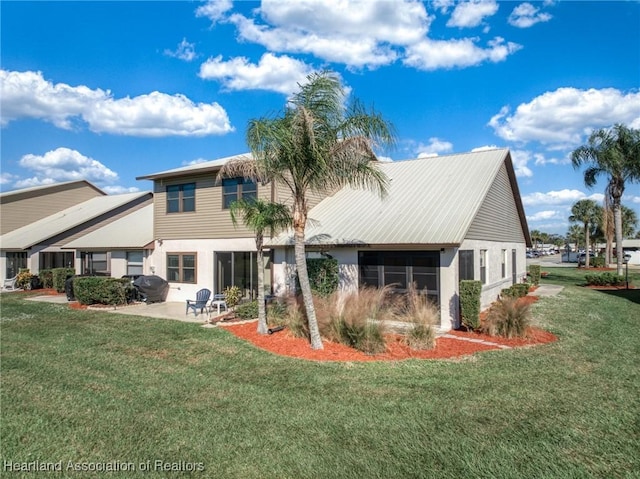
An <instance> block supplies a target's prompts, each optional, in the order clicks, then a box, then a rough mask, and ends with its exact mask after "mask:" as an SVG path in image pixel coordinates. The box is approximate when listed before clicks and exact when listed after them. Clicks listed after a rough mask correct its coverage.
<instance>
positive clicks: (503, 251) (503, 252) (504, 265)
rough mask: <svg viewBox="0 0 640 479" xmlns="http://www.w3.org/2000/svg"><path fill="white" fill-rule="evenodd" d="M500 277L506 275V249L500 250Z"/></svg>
mask: <svg viewBox="0 0 640 479" xmlns="http://www.w3.org/2000/svg"><path fill="white" fill-rule="evenodd" d="M502 277H503V278H506V277H507V250H506V249H503V250H502Z"/></svg>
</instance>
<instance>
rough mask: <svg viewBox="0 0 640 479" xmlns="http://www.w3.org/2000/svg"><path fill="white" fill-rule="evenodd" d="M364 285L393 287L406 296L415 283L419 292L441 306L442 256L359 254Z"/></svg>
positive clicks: (426, 252) (427, 253)
mask: <svg viewBox="0 0 640 479" xmlns="http://www.w3.org/2000/svg"><path fill="white" fill-rule="evenodd" d="M358 267H359V270H360V285H361V286H372V287H374V288H381V287H383V286H387V285H389V286H393V288H394V290H395V292H397V293H404V292H406V290H407V288H408V285H410V284H411V283H413V284H414V285H415V287H416V289H417V290H418V291H422V292H424V291H425V290H426V294H427V296H428V297H429V299H430V300H432V301H433V302H435V303H436V304H438V303H439V268H440V253H439V252H435V251H361V252H360V253H358Z"/></svg>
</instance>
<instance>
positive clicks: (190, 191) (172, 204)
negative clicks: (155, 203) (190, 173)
mask: <svg viewBox="0 0 640 479" xmlns="http://www.w3.org/2000/svg"><path fill="white" fill-rule="evenodd" d="M195 210H196V184H195V183H185V184H183V185H169V186H167V213H184V212H185V211H195Z"/></svg>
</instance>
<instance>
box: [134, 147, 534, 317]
mask: <svg viewBox="0 0 640 479" xmlns="http://www.w3.org/2000/svg"><path fill="white" fill-rule="evenodd" d="M240 157H242V156H240ZM234 158H239V157H230V158H223V159H221V160H215V161H210V162H206V163H200V164H196V165H192V166H187V167H182V168H177V169H173V170H168V171H163V172H159V173H154V174H150V175H146V176H142V177H139V178H138V179H148V180H153V182H154V188H153V190H154V232H153V237H154V238H155V249H154V251H153V253H152V254H151V256H150V258H149V264H153V265H154V267H155V273H156V274H158V275H159V276H162V277H163V278H165V279H167V280H168V281H169V282H170V284H171V286H172V289H171V291H170V293H169V297H168V298H167V300H169V301H177V300H184V299H187V298H190V297H194V295H195V292H196V291H197V290H198V289H200V288H203V287H206V288H209V289H212V290H213V291H214V292H216V293H217V292H222V291H223V290H224V288H225V287H226V286H229V285H232V284H235V285H238V286H239V287H240V288H241V289H242V290H243V292H244V294H245V295H246V296H253V295H254V294H255V292H256V282H257V279H256V278H257V274H256V271H255V268H256V266H255V241H254V235H253V232H252V231H250V230H248V229H247V228H245V227H244V226H242V225H238V226H237V227H234V226H233V224H232V222H231V219H230V216H229V210H228V205H229V204H230V202H231V201H233V200H235V199H238V198H241V197H244V198H251V197H260V198H264V199H268V200H272V201H279V202H284V203H288V202H290V200H291V198H290V192H289V191H288V189H286V188H285V187H282V186H278V185H274V184H272V183H269V184H255V183H253V182H251V181H248V180H246V179H242V178H235V179H228V180H223V181H221V182H218V181H217V180H216V177H217V173H218V171H219V169H220V168H221V167H222V166H223V165H224V164H225V163H226V162H227V161H230V160H232V159H234ZM381 168H382V169H383V170H384V171H385V173H387V175H388V176H389V178H390V188H389V194H388V195H387V196H386V197H385V198H384V199H379V198H378V197H376V196H375V195H374V194H373V193H370V192H368V191H363V190H354V189H351V188H344V189H342V190H340V191H338V192H336V193H335V194H333V195H331V196H329V197H326V198H323V197H321V196H313V197H311V198H309V203H310V206H311V207H312V209H311V211H310V213H309V218H310V219H311V220H313V221H312V222H310V224H309V226H308V227H307V245H308V251H309V254H310V255H319V254H325V255H326V254H329V255H331V256H333V257H335V258H336V259H338V261H339V263H340V287H341V288H342V289H343V290H354V289H356V288H357V287H358V286H362V285H374V286H383V285H386V284H395V285H397V287H398V289H400V290H401V289H404V288H406V285H407V284H408V283H409V282H415V283H416V284H417V285H418V288H419V289H424V288H426V289H427V294H428V295H429V297H431V298H432V299H433V300H434V301H436V302H437V303H438V304H439V305H440V308H441V312H442V321H441V327H442V328H443V329H449V328H451V327H453V326H456V325H457V324H458V317H459V313H458V283H459V281H460V280H461V279H477V280H481V281H482V282H483V284H484V286H483V291H482V304H483V306H488V305H489V304H490V303H491V302H492V301H494V300H495V299H496V298H497V296H498V294H499V293H500V290H501V289H502V288H505V287H508V286H510V285H511V284H513V283H516V282H520V281H522V280H524V279H525V278H526V259H525V251H526V248H527V246H529V247H530V246H531V240H530V238H529V232H528V231H529V230H528V227H527V223H526V219H525V215H524V209H523V206H522V202H521V199H520V193H519V189H518V184H517V181H516V177H515V173H514V169H513V165H512V161H511V155H510V153H509V150H506V149H496V150H490V151H483V152H477V153H466V154H460V155H449V156H442V157H435V158H426V159H418V160H411V161H398V162H390V163H383V164H381ZM265 242H266V243H269V244H270V246H271V250H270V251H268V252H267V254H266V255H265V256H266V261H265V265H264V267H265V269H266V274H265V278H266V282H267V288H268V289H269V290H273V291H274V292H275V293H277V294H281V293H285V292H287V291H288V290H290V289H291V288H292V287H293V274H292V272H293V271H294V270H295V266H294V261H293V248H292V246H291V245H292V244H293V243H292V235H291V234H288V233H287V234H282V235H279V236H278V237H277V238H273V239H271V240H269V239H266V240H265Z"/></svg>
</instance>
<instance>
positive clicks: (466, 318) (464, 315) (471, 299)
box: [460, 279, 482, 329]
mask: <svg viewBox="0 0 640 479" xmlns="http://www.w3.org/2000/svg"><path fill="white" fill-rule="evenodd" d="M481 293H482V283H481V282H480V281H476V280H468V279H466V280H462V281H460V317H461V319H462V324H464V325H465V326H466V327H467V328H468V329H478V328H479V327H480V295H481Z"/></svg>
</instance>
